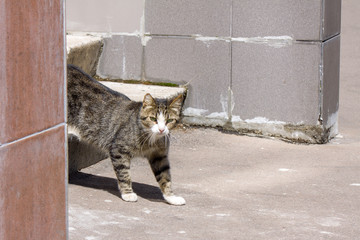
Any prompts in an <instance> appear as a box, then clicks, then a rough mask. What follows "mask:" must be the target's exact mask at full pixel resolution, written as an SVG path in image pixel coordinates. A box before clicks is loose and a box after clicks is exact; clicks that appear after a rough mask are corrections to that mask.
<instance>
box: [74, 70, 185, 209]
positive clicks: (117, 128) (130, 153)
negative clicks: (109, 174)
mask: <svg viewBox="0 0 360 240" xmlns="http://www.w3.org/2000/svg"><path fill="white" fill-rule="evenodd" d="M67 78H68V80H67V81H68V86H67V98H68V125H69V128H74V129H75V130H76V132H78V133H79V134H80V138H81V139H82V140H84V141H87V142H88V143H90V144H93V145H95V146H97V147H98V148H100V149H102V150H104V151H106V152H107V153H108V154H109V156H110V158H111V161H112V164H113V167H114V170H115V173H116V177H117V180H118V186H119V190H120V192H121V198H122V199H123V200H125V201H128V202H135V201H137V195H136V193H134V192H133V189H132V184H131V178H130V162H131V159H132V158H133V157H137V156H142V157H146V158H147V159H148V161H149V163H150V166H151V169H152V171H153V173H154V175H155V178H156V180H157V182H158V184H159V186H160V189H161V191H162V194H163V197H164V199H165V200H166V201H167V202H168V203H169V204H173V205H184V204H185V200H184V199H183V198H182V197H179V196H175V195H174V193H173V191H172V189H171V176H170V165H169V160H168V152H169V144H170V142H169V130H170V129H172V128H173V127H174V126H175V124H176V122H178V120H179V118H180V112H181V107H182V103H183V95H182V94H181V95H179V96H177V97H175V98H173V99H172V100H170V101H168V100H163V99H154V98H153V97H152V96H151V95H150V94H146V95H145V96H144V100H143V102H134V101H131V100H130V99H129V98H128V97H126V96H125V95H123V94H121V93H118V92H115V91H113V90H111V89H109V88H107V87H105V86H104V85H102V84H101V83H99V82H98V81H96V80H94V79H92V78H91V77H90V76H89V75H87V74H86V73H84V72H83V71H82V70H80V69H79V68H77V67H75V66H73V65H68V68H67Z"/></svg>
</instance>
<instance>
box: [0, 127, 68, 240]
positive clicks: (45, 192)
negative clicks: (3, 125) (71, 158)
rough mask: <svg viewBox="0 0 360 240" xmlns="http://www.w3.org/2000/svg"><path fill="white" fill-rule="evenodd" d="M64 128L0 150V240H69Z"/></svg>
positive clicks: (54, 129) (58, 128)
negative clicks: (67, 237) (67, 231)
mask: <svg viewBox="0 0 360 240" xmlns="http://www.w3.org/2000/svg"><path fill="white" fill-rule="evenodd" d="M64 143H65V127H64V125H63V126H59V127H57V128H53V129H51V130H47V131H45V132H43V133H41V134H37V135H35V136H32V137H29V138H26V139H23V140H21V141H17V142H16V143H12V144H8V145H5V146H2V147H0V178H1V180H0V239H59V240H60V239H61V240H63V239H66V205H65V204H66V196H65V192H66V186H65V179H66V178H65V170H64V169H65V161H64V159H65V155H66V153H65V144H64Z"/></svg>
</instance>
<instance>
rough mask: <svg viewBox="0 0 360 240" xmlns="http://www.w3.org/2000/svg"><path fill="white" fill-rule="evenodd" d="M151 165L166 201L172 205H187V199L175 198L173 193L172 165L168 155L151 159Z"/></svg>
mask: <svg viewBox="0 0 360 240" xmlns="http://www.w3.org/2000/svg"><path fill="white" fill-rule="evenodd" d="M149 163H150V166H151V169H152V171H153V173H154V175H155V178H156V181H157V182H158V184H159V186H160V189H161V192H162V194H163V197H164V199H165V200H166V201H167V202H168V203H169V204H171V205H185V204H186V201H185V199H184V198H182V197H179V196H175V195H174V193H173V191H172V188H171V175H170V164H169V160H168V157H167V155H163V156H152V157H150V158H149Z"/></svg>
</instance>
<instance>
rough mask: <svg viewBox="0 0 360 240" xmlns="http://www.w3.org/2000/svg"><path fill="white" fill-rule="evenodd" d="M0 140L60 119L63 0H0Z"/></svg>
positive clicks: (52, 123)
mask: <svg viewBox="0 0 360 240" xmlns="http://www.w3.org/2000/svg"><path fill="white" fill-rule="evenodd" d="M0 9H1V10H0V13H1V14H0V36H1V37H0V44H1V46H0V77H1V78H0V96H1V97H0V116H1V117H0V145H1V144H4V143H6V142H11V141H13V140H16V139H19V138H22V137H24V136H27V135H29V134H32V133H35V132H38V131H40V130H44V129H47V128H49V127H51V126H54V125H56V124H59V123H61V122H64V92H65V90H64V89H65V88H64V80H63V79H64V34H63V28H64V24H63V1H62V0H57V1H48V0H17V1H14V0H0Z"/></svg>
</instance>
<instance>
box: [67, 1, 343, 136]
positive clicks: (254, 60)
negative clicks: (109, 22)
mask: <svg viewBox="0 0 360 240" xmlns="http://www.w3.org/2000/svg"><path fill="white" fill-rule="evenodd" d="M110 1H111V0H110ZM72 2H73V1H71V0H69V1H68V9H70V8H76V6H75V5H74V4H73V3H72ZM77 2H79V1H77ZM80 2H81V1H80ZM135 4H137V7H138V8H136V10H135V8H134V9H133V10H134V14H133V16H132V17H130V18H129V17H128V18H127V19H125V17H123V16H116V17H115V16H113V17H115V18H117V20H118V22H123V21H127V22H131V23H134V24H129V25H128V26H133V27H132V28H130V29H129V28H126V30H124V31H122V29H125V28H119V29H118V31H117V32H113V31H112V32H109V31H107V29H106V28H102V29H100V28H95V27H94V28H93V30H92V31H91V29H90V28H91V27H89V25H87V24H86V18H85V17H83V21H82V23H81V24H79V21H78V22H77V23H78V24H77V25H76V26H75V25H74V24H73V25H72V24H71V22H72V21H73V18H74V16H72V15H68V22H70V25H69V28H68V31H73V32H74V31H76V32H79V31H80V32H81V31H90V32H97V33H96V34H98V35H99V34H100V35H102V36H103V37H104V42H105V44H104V51H103V54H102V56H101V57H100V60H99V66H98V72H97V73H98V75H100V76H102V77H108V78H122V79H136V80H145V79H146V80H151V81H156V82H173V83H178V84H188V87H189V93H188V97H187V100H186V106H185V111H184V116H185V118H184V121H185V122H187V123H190V124H198V125H207V126H220V127H224V128H227V129H231V130H236V131H239V132H240V133H246V134H255V135H265V136H276V137H280V138H284V139H288V140H291V141H300V142H309V143H323V142H327V141H328V140H329V139H330V138H331V137H333V136H334V135H336V134H337V124H338V123H337V112H338V101H339V94H338V92H339V91H338V90H339V59H340V54H339V53H340V22H341V0H302V1H298V0H274V1H267V0H224V1H217V0H196V1H193V0H146V1H134V2H133V3H124V4H123V5H122V9H123V10H122V11H124V9H131V7H132V6H134V5H135ZM114 6H115V5H114ZM78 13H79V12H78ZM79 18H81V14H80V16H77V19H79ZM135 23H136V24H135ZM102 24H103V25H104V23H99V24H98V26H100V25H102ZM137 24H138V25H137ZM93 34H94V33H93Z"/></svg>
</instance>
